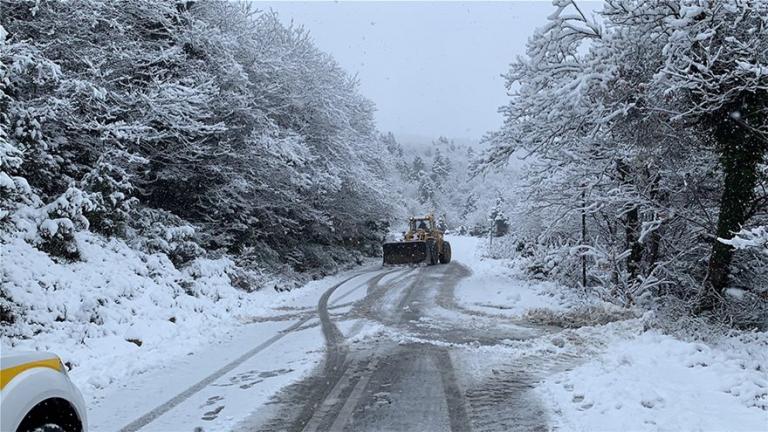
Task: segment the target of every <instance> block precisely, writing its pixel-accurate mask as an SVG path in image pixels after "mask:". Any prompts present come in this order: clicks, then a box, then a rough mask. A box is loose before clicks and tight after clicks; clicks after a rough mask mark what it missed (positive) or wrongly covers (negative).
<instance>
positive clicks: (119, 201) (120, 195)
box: [82, 152, 138, 236]
mask: <svg viewBox="0 0 768 432" xmlns="http://www.w3.org/2000/svg"><path fill="white" fill-rule="evenodd" d="M131 159H132V158H131V157H130V156H129V155H127V154H125V152H116V155H112V154H110V155H103V156H102V157H101V158H99V161H98V162H96V166H95V167H94V168H93V169H91V170H90V171H89V172H88V173H86V175H85V176H84V177H83V179H82V185H83V188H85V189H86V190H88V191H90V192H91V199H92V201H94V204H95V205H94V206H93V208H92V209H91V210H89V211H88V212H87V213H86V214H85V216H86V218H88V221H89V222H90V226H91V230H92V231H95V232H98V233H101V234H104V235H107V236H112V235H125V228H126V226H125V224H126V223H127V221H128V217H129V213H130V211H131V209H132V208H133V207H134V206H135V205H136V203H137V202H138V199H137V198H135V197H133V196H132V194H133V193H134V189H135V188H134V186H133V184H131V181H130V179H131V176H130V175H129V173H128V172H127V171H126V169H125V168H123V167H122V166H120V165H118V164H119V163H121V162H122V163H129V161H130V160H131Z"/></svg>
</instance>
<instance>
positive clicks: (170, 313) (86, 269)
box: [0, 231, 293, 393]
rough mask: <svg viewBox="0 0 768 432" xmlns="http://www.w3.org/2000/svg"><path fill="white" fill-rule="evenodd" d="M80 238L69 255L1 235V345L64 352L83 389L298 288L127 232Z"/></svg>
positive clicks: (193, 343)
mask: <svg viewBox="0 0 768 432" xmlns="http://www.w3.org/2000/svg"><path fill="white" fill-rule="evenodd" d="M75 239H76V241H77V245H78V249H79V251H80V255H81V260H80V261H77V262H71V263H70V262H59V261H56V260H54V259H52V258H51V257H50V256H49V255H48V254H46V253H45V252H42V251H40V250H38V249H36V248H35V247H34V246H33V245H31V244H30V243H29V242H28V241H26V240H25V239H23V238H21V237H20V236H18V237H12V238H9V239H6V241H5V242H4V243H2V244H0V254H1V256H2V266H0V267H1V268H0V275H1V278H2V279H1V280H2V286H3V291H4V295H6V296H9V297H10V298H11V299H12V302H13V305H14V315H15V321H14V322H13V323H10V324H8V323H4V324H3V328H2V332H1V333H0V334H1V335H2V350H3V351H6V350H8V349H14V350H46V351H52V352H55V353H57V354H59V355H60V356H62V358H63V359H64V361H65V362H67V363H68V364H69V365H71V366H72V368H73V369H72V376H73V377H74V379H75V381H76V382H77V384H78V385H80V386H81V388H82V389H83V390H84V391H85V392H86V393H88V392H90V391H92V390H95V389H98V388H101V387H104V386H106V385H108V384H109V383H110V382H113V381H115V380H119V379H120V378H123V377H125V376H128V375H131V374H136V373H143V372H144V371H146V370H148V369H149V368H151V367H152V366H156V365H158V364H162V363H164V362H168V361H171V359H172V358H173V357H175V356H178V355H186V354H187V353H188V352H190V351H193V350H195V349H196V348H197V347H199V346H202V345H205V344H207V343H209V342H210V341H211V340H214V339H216V338H218V337H220V336H221V335H222V334H224V333H226V332H227V331H228V329H231V328H233V327H235V326H238V325H240V324H241V323H242V322H244V321H246V320H248V319H249V317H251V316H253V315H259V314H263V313H268V311H269V309H268V306H270V305H274V304H275V303H277V302H278V301H281V302H282V301H286V300H288V299H289V298H290V297H292V296H293V295H291V294H285V295H280V296H277V295H276V294H275V293H274V292H273V291H272V290H266V291H258V292H252V293H248V292H246V291H243V290H241V289H238V288H236V287H233V285H232V277H234V276H233V274H234V273H233V272H234V268H235V267H234V264H233V263H232V261H231V260H229V259H227V258H221V259H202V258H198V259H196V260H194V261H193V262H191V263H190V264H189V265H187V266H185V267H184V268H183V269H181V270H179V269H177V268H176V267H175V266H174V265H173V263H171V261H170V260H169V259H168V257H167V256H166V255H164V254H161V253H156V254H147V253H143V252H140V251H137V250H136V249H133V248H131V247H130V246H129V245H127V244H126V243H125V242H123V241H122V240H117V239H114V238H113V239H105V238H103V237H101V236H98V235H94V234H92V233H89V232H87V231H82V232H77V233H75ZM278 299H279V300H278ZM115 364H119V365H120V367H115Z"/></svg>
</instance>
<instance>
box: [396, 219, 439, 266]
mask: <svg viewBox="0 0 768 432" xmlns="http://www.w3.org/2000/svg"><path fill="white" fill-rule="evenodd" d="M382 248H383V249H384V265H398V264H421V263H424V264H427V265H432V264H437V263H438V262H439V263H441V264H448V263H449V262H451V244H450V243H448V242H447V241H445V240H444V239H443V232H442V231H440V230H438V229H437V226H436V225H435V218H434V216H432V215H431V214H430V215H427V216H424V217H412V218H410V219H409V220H408V231H406V232H405V235H404V238H403V240H401V241H396V242H389V243H384V245H383V246H382Z"/></svg>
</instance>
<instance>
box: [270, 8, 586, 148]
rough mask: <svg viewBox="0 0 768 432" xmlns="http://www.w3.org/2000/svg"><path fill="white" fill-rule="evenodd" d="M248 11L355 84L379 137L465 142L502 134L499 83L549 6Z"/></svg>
mask: <svg viewBox="0 0 768 432" xmlns="http://www.w3.org/2000/svg"><path fill="white" fill-rule="evenodd" d="M256 3H257V5H258V7H259V8H261V9H269V8H272V9H274V10H275V11H277V12H278V13H279V15H280V16H281V19H282V20H284V21H285V22H290V21H291V19H293V21H294V22H295V23H296V24H301V25H303V26H304V27H305V28H307V29H308V30H309V31H310V34H311V35H312V37H313V39H314V40H315V42H316V44H317V45H318V46H319V47H320V48H321V49H322V50H324V51H326V52H329V53H331V54H332V55H333V56H334V57H335V58H336V59H337V60H338V61H339V63H340V64H341V65H342V66H343V67H344V68H345V69H346V70H347V71H348V72H350V73H352V74H355V73H356V74H358V77H359V79H360V85H361V90H362V93H363V94H364V95H366V96H367V97H368V98H370V99H372V100H373V101H374V102H375V103H376V106H377V108H378V112H377V113H376V120H377V123H378V126H379V129H381V130H382V131H392V132H394V133H395V134H397V135H400V136H405V135H408V136H413V135H419V136H424V137H435V136H438V135H445V136H449V137H453V138H469V139H477V138H479V137H480V136H481V135H482V134H483V133H485V132H487V131H489V130H492V129H495V128H497V127H498V126H499V125H500V124H501V116H500V115H499V114H498V112H497V109H498V107H499V106H501V105H503V104H504V103H506V101H507V97H506V94H505V89H504V79H503V78H502V77H501V76H500V75H501V74H502V73H504V72H506V71H507V69H508V65H509V63H510V62H511V61H512V60H514V58H515V56H517V55H519V54H522V53H523V52H524V51H525V44H526V41H527V39H528V37H529V36H530V35H531V34H532V33H533V30H534V29H535V28H536V27H538V26H541V25H542V24H544V23H545V20H546V17H547V16H548V15H549V14H551V13H552V11H553V7H552V5H551V2H548V1H547V2H256ZM586 9H591V8H590V7H587V8H586Z"/></svg>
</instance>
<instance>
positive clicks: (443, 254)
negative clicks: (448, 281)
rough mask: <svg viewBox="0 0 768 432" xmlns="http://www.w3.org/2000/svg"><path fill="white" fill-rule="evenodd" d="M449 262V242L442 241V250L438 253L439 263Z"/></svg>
mask: <svg viewBox="0 0 768 432" xmlns="http://www.w3.org/2000/svg"><path fill="white" fill-rule="evenodd" d="M449 262H451V244H450V243H448V242H447V241H444V242H443V251H442V252H441V253H440V264H448V263H449Z"/></svg>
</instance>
